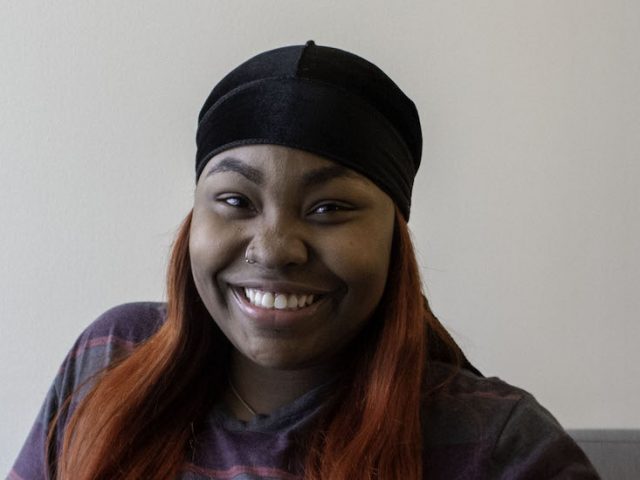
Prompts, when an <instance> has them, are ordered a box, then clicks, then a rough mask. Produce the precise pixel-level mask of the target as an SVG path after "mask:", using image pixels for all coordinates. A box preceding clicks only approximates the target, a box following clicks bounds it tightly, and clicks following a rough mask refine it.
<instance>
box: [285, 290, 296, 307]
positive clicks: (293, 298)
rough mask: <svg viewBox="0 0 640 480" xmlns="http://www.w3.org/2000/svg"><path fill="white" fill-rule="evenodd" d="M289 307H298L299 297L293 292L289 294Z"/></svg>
mask: <svg viewBox="0 0 640 480" xmlns="http://www.w3.org/2000/svg"><path fill="white" fill-rule="evenodd" d="M287 308H298V297H296V296H295V295H294V294H293V293H292V294H290V295H289V298H288V299H287Z"/></svg>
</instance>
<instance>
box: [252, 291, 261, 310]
mask: <svg viewBox="0 0 640 480" xmlns="http://www.w3.org/2000/svg"><path fill="white" fill-rule="evenodd" d="M252 303H253V304H254V305H257V306H258V307H259V306H260V305H262V292H261V291H260V290H255V293H254V296H253V300H252Z"/></svg>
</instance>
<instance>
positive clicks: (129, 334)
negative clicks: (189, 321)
mask: <svg viewBox="0 0 640 480" xmlns="http://www.w3.org/2000/svg"><path fill="white" fill-rule="evenodd" d="M165 318H166V305H165V304H164V303H160V302H134V303H126V304H122V305H118V306H115V307H112V308H110V309H108V310H107V311H105V312H104V313H103V314H101V315H100V316H98V318H96V319H95V320H94V321H93V322H92V323H91V324H90V325H89V326H88V327H87V328H86V329H85V330H84V331H83V332H82V333H81V334H80V336H79V337H78V339H77V340H76V341H75V343H74V344H73V346H72V347H71V349H70V350H69V353H68V354H67V356H66V358H65V359H64V362H63V364H62V366H61V368H60V371H59V372H58V375H57V377H56V381H55V383H54V385H55V387H56V388H57V389H58V390H59V392H60V394H61V395H63V396H64V395H68V394H69V393H72V392H75V390H76V388H77V387H78V386H81V385H82V386H84V385H85V383H86V382H87V380H89V379H91V378H93V377H94V376H95V375H96V374H98V373H99V372H101V371H102V370H104V369H105V368H107V367H109V366H110V365H112V364H113V363H114V362H116V361H117V360H119V359H121V358H123V357H125V356H127V355H128V354H129V353H131V352H132V351H133V349H134V348H135V347H136V346H137V345H138V344H140V343H142V342H144V341H145V340H147V339H148V338H149V337H151V336H152V335H153V334H154V333H155V332H157V331H158V329H159V328H160V326H162V324H163V323H164V320H165Z"/></svg>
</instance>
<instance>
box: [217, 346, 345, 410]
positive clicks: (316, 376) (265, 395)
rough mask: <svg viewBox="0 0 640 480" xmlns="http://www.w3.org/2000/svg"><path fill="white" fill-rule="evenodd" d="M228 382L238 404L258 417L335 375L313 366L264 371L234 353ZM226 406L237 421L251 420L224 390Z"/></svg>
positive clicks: (327, 368) (326, 368) (333, 370)
mask: <svg viewBox="0 0 640 480" xmlns="http://www.w3.org/2000/svg"><path fill="white" fill-rule="evenodd" d="M230 368H231V371H230V381H231V383H232V384H233V386H234V387H235V389H236V392H237V394H238V395H239V396H240V397H241V399H242V401H244V402H246V403H247V404H248V405H249V407H250V408H251V409H253V410H254V411H255V412H256V413H258V414H263V415H269V414H270V413H271V412H273V411H274V410H276V409H277V408H279V407H281V406H283V405H286V404H288V403H291V402H292V401H293V400H295V399H296V398H298V397H300V396H302V395H303V394H305V393H306V392H308V391H309V390H311V389H313V388H315V387H317V386H318V385H321V384H323V383H325V382H327V381H329V380H330V379H331V378H333V377H334V376H335V375H336V372H337V370H336V368H335V367H334V366H333V365H322V366H314V367H309V368H302V369H296V370H281V369H275V368H267V367H263V366H260V365H256V364H255V363H253V362H251V361H249V360H247V359H246V358H245V357H243V356H242V355H240V354H238V353H237V352H234V353H233V354H232V356H231V365H230ZM228 390H229V391H228V392H227V395H226V401H227V404H228V405H229V406H230V407H231V409H232V412H233V414H234V415H235V416H236V417H237V418H239V419H241V420H249V419H250V418H252V417H253V414H252V413H251V412H250V410H249V408H247V407H246V406H245V405H243V404H242V401H241V400H240V399H238V398H237V395H236V394H235V393H234V392H233V391H232V389H231V388H229V389H228Z"/></svg>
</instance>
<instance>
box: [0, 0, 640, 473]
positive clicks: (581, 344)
mask: <svg viewBox="0 0 640 480" xmlns="http://www.w3.org/2000/svg"><path fill="white" fill-rule="evenodd" d="M308 39H314V40H315V41H316V42H317V43H318V44H321V45H331V46H336V47H342V48H345V49H348V50H351V51H353V52H356V53H359V54H361V55H362V56H364V57H365V58H368V59H370V60H372V61H373V62H375V63H377V64H378V65H379V66H380V67H382V68H383V69H384V70H386V71H387V72H388V73H389V74H390V75H391V76H392V77H393V78H394V79H395V80H396V81H397V82H398V83H399V84H400V85H401V86H402V88H403V89H404V90H405V91H406V92H407V93H408V94H409V96H410V97H412V98H413V99H414V100H415V101H416V103H417V105H418V108H419V110H420V112H421V115H422V120H423V131H424V137H425V149H424V157H423V166H422V169H421V171H420V174H419V177H418V179H417V185H416V192H415V196H414V202H415V204H414V208H413V214H412V227H413V229H414V233H415V238H416V243H417V245H418V249H419V251H420V258H421V262H422V266H423V269H424V273H425V280H426V282H425V283H426V288H427V292H428V295H429V298H430V300H431V303H432V306H433V308H434V310H435V312H436V314H437V315H438V316H439V317H440V318H441V319H442V320H443V321H444V323H445V324H446V325H447V326H448V327H450V328H451V330H452V331H453V332H454V334H455V337H456V338H457V339H458V340H459V341H460V342H461V344H462V345H463V346H464V347H465V348H466V351H467V353H468V355H469V356H470V358H471V359H472V360H473V361H474V362H475V363H476V364H477V365H478V366H479V367H480V369H481V370H482V371H483V372H485V373H486V374H492V375H499V376H500V377H502V378H504V379H506V380H508V381H510V382H511V383H514V384H516V385H519V386H522V387H524V388H526V389H528V390H530V391H531V392H533V393H534V394H535V395H536V396H537V398H538V399H539V400H540V401H541V402H542V403H543V404H544V405H545V406H547V407H548V408H549V409H550V410H551V411H552V412H553V413H554V414H555V415H556V416H557V417H558V418H559V419H560V421H561V422H562V423H563V424H564V425H565V426H567V427H635V428H638V427H640V413H639V410H638V408H637V404H638V398H639V397H640V385H639V382H638V378H640V367H639V365H640V348H639V347H638V345H639V343H640V327H639V324H640V322H638V320H639V318H638V311H640V300H639V298H640V295H638V292H637V290H638V286H639V285H640V273H639V272H640V254H639V253H638V250H639V249H638V247H639V246H640V242H639V237H640V207H639V205H640V202H639V193H638V189H639V188H640V162H639V161H638V160H640V158H639V156H640V155H639V154H638V152H640V3H639V2H637V1H635V0H628V1H624V0H607V1H604V0H602V1H595V0H561V1H559V0H545V1H536V2H531V1H513V0H504V1H482V2H480V1H477V0H467V1H452V0H441V1H433V0H413V1H403V2H390V1H388V0H376V1H372V0H362V1H345V0H342V1H301V0H278V1H274V0H251V1H248V0H243V1H241V2H232V1H225V2H222V1H212V0H199V1H189V2H175V1H167V0H164V1H159V0H155V1H150V0H138V1H135V2H129V1H123V0H110V1H96V0H91V1H88V0H85V1H79V0H78V1H74V2H72V1H69V0H66V1H62V0H61V1H56V2H45V1H43V0H41V1H34V0H20V1H18V0H4V1H3V2H2V14H1V15H0V65H1V68H0V122H1V123H0V182H1V183H0V187H1V189H0V219H1V223H0V225H1V226H2V227H1V228H2V234H1V235H0V346H1V348H0V365H1V367H0V385H2V390H1V391H0V404H1V406H0V425H1V428H0V474H1V472H6V471H7V470H8V469H9V467H10V464H11V463H12V461H13V459H14V457H15V455H16V454H17V451H18V449H19V447H20V445H21V444H22V442H23V440H24V437H25V436H26V434H27V431H28V428H29V426H30V424H31V422H32V421H33V419H34V417H35V415H36V412H37V410H38V408H39V405H40V402H41V401H42V399H43V397H44V395H45V392H46V389H47V388H48V386H49V383H50V382H51V380H52V378H53V376H54V374H55V372H56V369H57V368H58V365H59V363H60V361H61V360H62V358H63V356H64V354H65V352H66V351H67V349H68V348H69V346H70V345H71V343H72V341H73V340H74V339H75V337H76V335H77V334H78V333H79V332H80V331H81V329H82V328H83V327H84V326H85V325H86V324H87V323H88V322H90V321H91V320H92V319H94V318H95V317H96V316H97V315H98V314H99V313H100V312H102V311H103V310H105V309H106V308H108V307H110V306H112V305H115V304H118V303H122V302H126V301H133V300H155V299H161V298H162V297H163V289H164V286H163V282H164V278H163V276H164V268H165V263H166V259H167V254H168V250H169V246H170V243H171V240H172V238H173V234H174V232H175V229H176V227H177V225H178V223H179V221H180V219H181V218H182V216H183V215H184V214H185V213H186V212H187V210H188V209H189V206H190V202H191V195H192V190H193V158H194V153H195V148H194V141H193V137H194V132H195V125H196V115H197V112H198V110H199V108H200V105H201V104H202V102H203V101H204V99H205V97H206V95H207V94H208V93H209V90H210V88H211V87H212V86H213V84H214V83H215V82H216V81H217V80H218V79H219V78H220V77H221V75H223V74H224V73H225V72H227V71H228V70H229V69H231V68H232V67H234V66H236V65H237V64H238V63H239V62H241V61H243V60H245V59H246V58H248V57H249V56H250V55H253V54H255V53H258V52H260V51H263V50H266V49H270V48H275V47H278V46H283V45H288V44H299V43H303V42H305V41H306V40H308Z"/></svg>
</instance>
